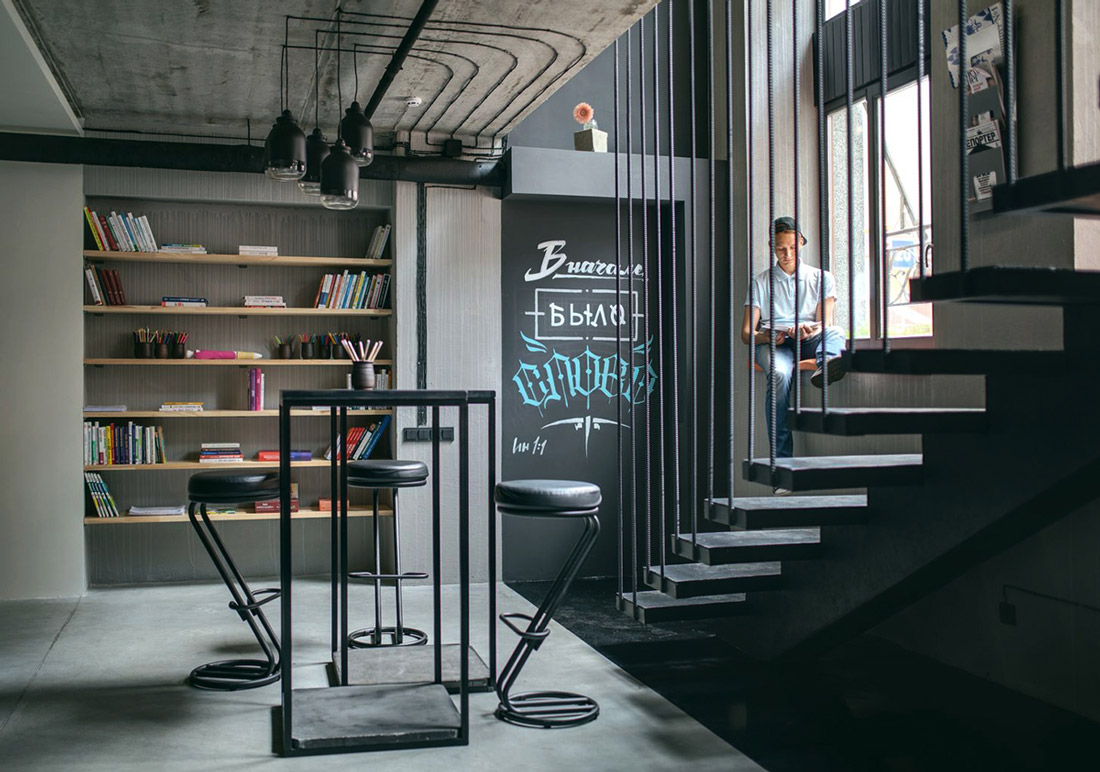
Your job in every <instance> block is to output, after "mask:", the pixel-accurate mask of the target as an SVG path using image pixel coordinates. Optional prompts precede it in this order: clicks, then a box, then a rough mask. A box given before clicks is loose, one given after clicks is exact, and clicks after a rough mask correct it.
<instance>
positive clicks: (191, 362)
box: [84, 357, 393, 367]
mask: <svg viewBox="0 0 1100 772" xmlns="http://www.w3.org/2000/svg"><path fill="white" fill-rule="evenodd" d="M84 364H86V365H129V366H135V365H136V366H140V367H146V366H148V367H180V366H189V367H219V366H221V367H318V366H321V367H324V366H328V367H351V365H352V364H353V362H352V361H351V360H350V359H266V358H265V359H136V358H134V357H122V358H111V357H85V359H84ZM374 365H375V367H392V366H393V360H392V359H376V360H374Z"/></svg>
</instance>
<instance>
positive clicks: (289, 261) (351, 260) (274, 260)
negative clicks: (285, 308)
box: [84, 249, 393, 268]
mask: <svg viewBox="0 0 1100 772" xmlns="http://www.w3.org/2000/svg"><path fill="white" fill-rule="evenodd" d="M84 257H87V258H90V259H92V260H118V261H125V262H131V263H203V264H206V265H270V266H287V267H302V266H316V267H318V268H324V267H337V266H339V267H344V266H349V265H358V266H362V267H364V268H388V267H389V266H391V265H393V261H392V260H367V259H366V258H364V257H299V256H291V255H288V256H285V257H284V256H282V255H280V256H278V257H272V256H270V255H191V254H181V253H177V252H108V251H103V252H101V251H100V250H98V249H85V250H84Z"/></svg>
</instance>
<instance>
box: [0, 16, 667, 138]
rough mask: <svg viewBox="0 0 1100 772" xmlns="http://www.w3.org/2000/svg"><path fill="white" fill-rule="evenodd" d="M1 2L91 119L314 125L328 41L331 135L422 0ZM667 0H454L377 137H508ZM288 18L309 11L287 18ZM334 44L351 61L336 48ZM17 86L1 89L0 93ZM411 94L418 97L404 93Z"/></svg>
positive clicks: (122, 123) (180, 128) (261, 127)
mask: <svg viewBox="0 0 1100 772" xmlns="http://www.w3.org/2000/svg"><path fill="white" fill-rule="evenodd" d="M3 2H4V3H5V4H10V3H14V7H15V9H16V11H17V12H18V14H19V17H20V20H21V21H22V22H23V24H25V26H26V28H27V29H28V30H29V31H30V34H31V36H32V37H33V38H34V41H35V43H36V44H37V49H38V52H39V55H40V57H42V58H44V60H45V62H47V63H48V65H49V68H50V70H51V71H52V73H53V75H54V76H55V77H56V81H57V83H58V84H59V87H60V90H61V91H62V92H63V93H64V94H65V95H66V97H67V101H68V103H69V105H70V106H71V109H72V111H73V112H74V113H75V114H76V116H77V117H78V118H79V121H80V122H81V124H82V125H83V127H84V128H85V130H87V131H94V130H113V131H118V130H124V131H141V132H173V133H180V134H195V135H201V136H209V137H226V138H234V139H241V138H244V137H246V136H248V135H249V133H250V134H251V137H252V138H253V139H254V140H261V139H262V138H263V136H265V135H266V134H267V131H268V129H269V127H270V125H271V122H272V121H273V120H274V118H275V117H276V116H277V115H278V113H279V111H280V103H281V101H282V102H284V103H285V104H286V105H287V106H289V107H290V109H291V110H292V111H293V112H294V114H295V116H296V117H298V118H299V120H300V122H301V124H302V126H303V128H304V129H305V130H306V131H307V132H308V131H310V130H311V129H312V128H313V126H314V104H315V101H314V45H315V41H316V42H317V43H318V44H320V45H321V46H322V47H324V48H328V49H330V50H328V51H324V52H322V53H321V54H320V77H319V79H318V87H319V92H320V96H319V99H318V100H317V104H318V105H319V110H320V113H319V121H320V126H321V128H322V130H323V131H324V132H325V133H326V135H328V136H329V137H330V138H331V137H332V136H333V135H334V134H335V127H336V125H337V122H338V120H339V117H340V115H341V114H342V109H343V107H346V106H347V104H348V103H350V102H351V100H352V98H353V92H355V76H356V69H357V70H358V82H359V88H358V91H357V92H355V94H354V95H355V96H357V97H358V100H359V102H360V103H361V104H363V105H365V104H366V103H367V102H368V101H369V100H370V97H371V95H372V93H373V92H374V88H375V85H376V84H377V83H378V80H379V78H380V77H381V75H382V73H383V71H384V69H385V67H386V64H387V63H388V62H389V60H390V56H391V55H392V51H393V49H394V48H395V47H396V46H397V44H398V43H399V42H400V40H401V38H402V36H403V35H404V34H405V31H406V30H407V28H408V26H409V22H410V21H411V20H412V18H413V17H414V16H415V15H416V12H417V10H418V9H419V8H420V5H421V0H388V1H383V2H368V0H349V1H348V2H343V3H337V2H335V1H334V0H293V2H289V1H288V2H279V3H272V2H269V1H267V0H190V1H189V2H185V1H184V0H3ZM655 4H656V0H637V1H632V0H605V1H602V2H600V1H596V2H594V1H593V0H554V1H553V2H546V3H528V2H524V1H523V0H487V1H485V2H475V1H474V0H452V1H450V2H448V0H442V1H441V2H440V3H439V4H438V6H437V7H436V9H435V11H434V13H433V14H432V16H431V18H430V20H429V23H428V25H427V27H426V28H425V30H424V31H423V33H422V34H421V35H420V38H419V40H418V42H417V43H416V45H415V47H414V48H413V50H412V54H411V55H410V57H409V58H408V59H407V60H406V61H405V64H404V66H403V68H402V70H401V72H400V73H398V75H397V77H396V79H395V80H394V82H393V84H392V86H391V87H390V88H389V89H388V91H387V93H386V98H385V99H384V100H383V101H382V103H381V104H380V105H379V107H378V110H377V111H376V112H375V114H374V116H373V119H372V120H373V123H374V125H375V129H376V132H377V133H378V135H379V144H383V145H384V144H385V143H386V141H387V137H388V138H389V141H393V140H394V139H396V141H398V142H410V143H411V149H412V150H413V151H418V150H419V151H421V152H434V151H437V150H438V148H439V146H440V144H441V143H442V140H443V139H446V138H450V137H457V138H460V139H462V140H463V142H464V144H465V146H466V147H467V148H468V150H472V149H474V148H481V149H482V150H483V151H488V150H491V149H492V148H493V147H494V146H499V139H500V137H502V136H503V135H504V134H506V133H507V132H508V131H509V130H510V129H512V128H513V127H514V126H515V125H517V124H518V123H519V122H520V121H521V120H522V119H523V117H524V116H526V115H527V114H528V113H530V112H531V111H532V110H533V109H534V108H535V107H537V106H538V105H539V104H541V103H542V101H544V100H545V99H546V98H547V97H549V96H550V94H552V93H553V92H554V91H555V90H556V89H557V88H558V87H560V86H561V85H562V84H563V83H565V82H566V81H567V80H568V79H569V78H571V77H572V76H573V75H575V74H576V73H577V72H579V71H580V69H581V68H583V67H584V65H585V64H587V63H588V62H589V61H590V60H591V59H592V58H594V57H595V56H596V55H597V54H598V53H599V52H600V51H602V50H603V49H604V48H606V47H607V46H608V45H610V44H611V43H612V42H613V41H614V40H615V39H616V38H617V37H618V36H619V35H620V34H622V33H623V32H625V31H626V29H627V28H628V27H629V26H630V25H632V24H633V23H634V22H635V21H637V19H639V18H640V17H641V16H642V15H644V14H645V13H646V12H648V11H649V10H650V9H651V8H652V7H653V6H654V5H655ZM338 8H340V12H339V14H338V11H337V9H338ZM356 13H361V14H367V15H363V16H356V15H355V14H356ZM286 14H292V15H294V16H301V17H308V19H302V20H299V19H291V20H290V21H289V22H287V19H286ZM338 16H339V21H340V23H339V29H340V33H341V34H340V35H339V36H338V35H337V17H338ZM284 34H286V35H287V40H288V42H289V44H290V46H292V48H290V49H289V50H288V75H287V81H288V83H289V88H288V91H287V94H286V96H285V97H284V98H283V99H282V100H281V99H280V69H281V57H282V51H283V41H284ZM338 41H339V44H340V48H341V49H343V51H344V53H343V54H342V55H341V56H337V54H336V52H335V50H332V49H335V48H336V47H337V42H338ZM2 43H3V41H0V44H2ZM293 46H301V47H303V48H293ZM353 60H354V63H355V65H356V66H355V67H353ZM338 68H339V70H338ZM338 71H339V73H340V76H339V78H338V77H337V73H338ZM8 90H10V89H9V87H8V86H0V96H3V97H6V96H7V91H8ZM341 91H342V96H343V100H342V102H341V100H340V99H339V98H338V94H339V92H341ZM408 97H418V98H419V99H420V100H421V104H420V105H419V106H411V105H409V104H407V98H408ZM0 101H7V100H6V98H5V99H4V100H0ZM341 105H342V106H341ZM0 119H2V116H0ZM249 123H250V124H251V126H250V127H249ZM9 125H10V124H9ZM391 132H396V133H395V134H393V135H390V133H391ZM474 152H475V153H476V151H474Z"/></svg>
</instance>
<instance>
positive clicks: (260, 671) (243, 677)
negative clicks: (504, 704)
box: [187, 471, 280, 691]
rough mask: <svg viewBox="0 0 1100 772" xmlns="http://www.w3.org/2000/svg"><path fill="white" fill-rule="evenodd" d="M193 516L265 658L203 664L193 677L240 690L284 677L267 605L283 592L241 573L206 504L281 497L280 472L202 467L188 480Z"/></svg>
mask: <svg viewBox="0 0 1100 772" xmlns="http://www.w3.org/2000/svg"><path fill="white" fill-rule="evenodd" d="M187 498H188V499H190V501H191V504H190V506H189V507H188V517H190V518H191V525H193V526H194V527H195V533H197V534H198V536H199V541H201V542H202V546H203V547H205V548H206V553H207V554H208V555H210V560H212V561H213V563H214V568H216V569H217V570H218V573H219V574H220V575H221V578H222V581H223V582H225V586H226V587H227V588H228V589H229V594H230V595H231V596H232V597H233V600H231V601H230V602H229V608H231V609H233V610H234V611H236V612H237V614H238V615H239V616H240V618H241V619H243V620H244V622H245V623H246V624H247V625H248V627H249V629H251V630H252V634H253V635H254V636H256V641H257V643H259V644H260V649H261V650H262V651H263V654H264V659H262V660H260V659H230V660H224V661H221V662H211V663H209V664H207V665H200V666H199V667H197V668H195V669H194V670H192V671H191V675H190V676H189V677H188V679H187V680H188V683H190V684H191V685H192V686H196V687H198V688H200V689H215V690H218V691H237V690H239V689H254V688H256V687H257V686H265V685H267V684H270V683H274V682H275V681H278V680H279V638H278V637H277V636H276V635H275V631H274V630H273V629H272V628H271V623H269V622H268V621H267V616H266V615H265V614H264V612H263V605H264V604H265V603H270V602H271V601H273V600H275V599H276V598H278V597H279V595H280V591H279V590H278V589H277V588H267V589H263V590H255V591H253V590H252V589H251V588H250V587H249V586H248V582H246V581H245V580H244V577H243V576H241V572H240V570H238V568H237V564H236V563H235V562H233V558H232V556H230V554H229V550H227V549H226V548H225V544H224V543H223V542H222V539H221V536H219V535H218V531H217V529H216V528H214V524H213V523H211V522H210V517H209V516H208V515H207V514H206V506H207V504H244V503H246V502H251V501H270V500H271V499H277V498H279V475H278V473H277V472H252V473H250V472H240V471H232V472H199V473H198V474H194V475H191V479H190V480H189V481H188V482H187Z"/></svg>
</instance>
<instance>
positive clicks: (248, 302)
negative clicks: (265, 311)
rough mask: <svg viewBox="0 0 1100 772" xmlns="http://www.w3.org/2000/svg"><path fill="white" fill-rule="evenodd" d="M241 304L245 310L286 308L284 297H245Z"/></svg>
mask: <svg viewBox="0 0 1100 772" xmlns="http://www.w3.org/2000/svg"><path fill="white" fill-rule="evenodd" d="M241 303H242V304H243V305H244V307H245V308H286V301H285V300H283V296H282V295H245V296H244V297H243V298H241Z"/></svg>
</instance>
